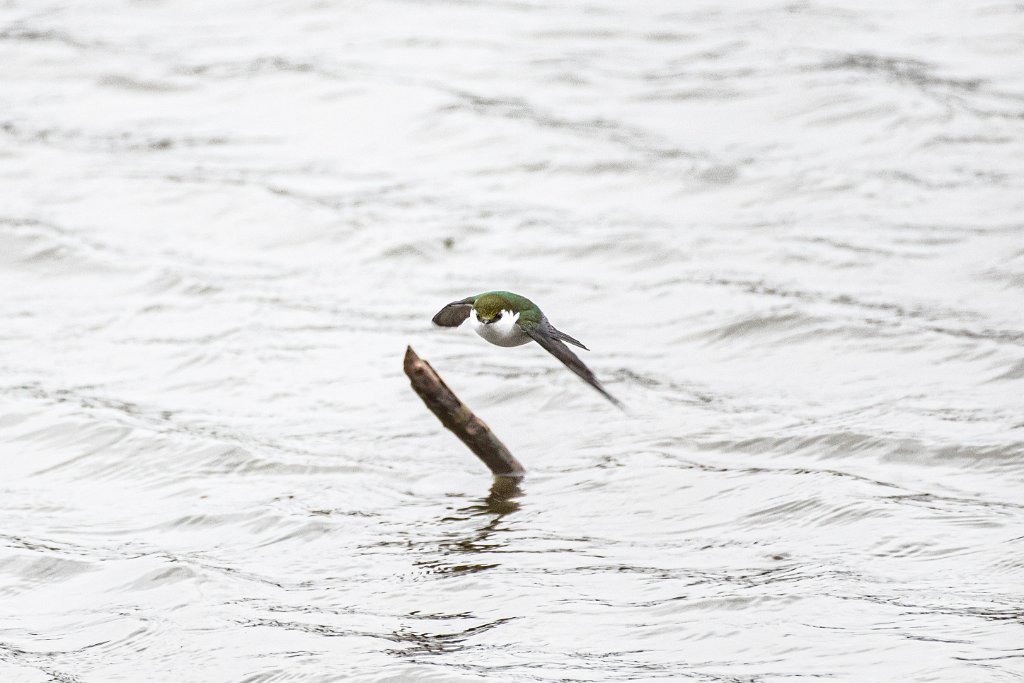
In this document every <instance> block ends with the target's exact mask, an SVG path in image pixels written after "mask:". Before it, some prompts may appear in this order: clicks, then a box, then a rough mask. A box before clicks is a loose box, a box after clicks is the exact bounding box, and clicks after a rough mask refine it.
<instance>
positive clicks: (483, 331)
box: [469, 310, 531, 346]
mask: <svg viewBox="0 0 1024 683" xmlns="http://www.w3.org/2000/svg"><path fill="white" fill-rule="evenodd" d="M518 319H519V314H518V313H513V312H512V311H502V312H501V319H500V320H496V321H494V322H493V323H490V324H489V325H488V324H486V323H482V322H480V319H479V318H477V317H476V311H475V310H474V311H473V314H472V315H470V316H469V320H470V322H471V323H472V324H473V329H474V330H476V333H477V334H479V335H480V336H481V337H483V338H484V339H486V340H487V341H489V342H491V343H492V344H494V345H496V346H521V345H523V344H526V343H527V342H529V341H530V340H531V337H530V335H528V334H526V333H525V332H523V331H522V330H521V329H520V328H519V325H516V320H518Z"/></svg>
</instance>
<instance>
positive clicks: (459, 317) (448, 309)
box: [433, 299, 473, 327]
mask: <svg viewBox="0 0 1024 683" xmlns="http://www.w3.org/2000/svg"><path fill="white" fill-rule="evenodd" d="M472 310H473V300H472V299H470V300H469V301H468V302H467V301H466V300H465V299H463V300H462V301H453V302H451V303H450V304H448V305H447V306H445V307H444V308H442V309H441V310H440V311H438V312H437V315H435V316H434V317H433V322H434V324H435V325H440V326H441V327H458V326H459V325H461V324H462V323H464V322H466V318H468V317H469V312H470V311H472Z"/></svg>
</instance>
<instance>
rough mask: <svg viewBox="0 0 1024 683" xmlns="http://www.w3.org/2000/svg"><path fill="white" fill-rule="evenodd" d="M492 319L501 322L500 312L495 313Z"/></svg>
mask: <svg viewBox="0 0 1024 683" xmlns="http://www.w3.org/2000/svg"><path fill="white" fill-rule="evenodd" d="M494 319H495V320H501V311H498V312H497V313H496V314H495V315H494Z"/></svg>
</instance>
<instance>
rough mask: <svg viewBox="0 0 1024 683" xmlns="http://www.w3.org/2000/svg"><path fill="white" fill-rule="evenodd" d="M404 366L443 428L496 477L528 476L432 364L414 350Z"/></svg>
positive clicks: (421, 396)
mask: <svg viewBox="0 0 1024 683" xmlns="http://www.w3.org/2000/svg"><path fill="white" fill-rule="evenodd" d="M404 366H405V374H406V375H408V376H409V381H410V382H412V388H413V390H414V391H415V392H416V393H417V394H419V397H420V398H421V399H423V402H424V403H426V404H427V407H428V408H430V411H431V412H432V413H434V415H436V416H437V419H438V420H440V421H441V424H443V425H444V426H445V427H447V428H448V429H449V430H451V431H452V432H454V433H455V436H457V437H459V438H460V439H462V443H464V444H466V445H467V446H468V447H469V450H471V451H473V453H475V454H476V457H478V458H480V459H481V460H483V461H484V464H485V465H487V467H488V468H490V470H491V472H493V473H494V474H495V476H500V477H521V476H523V474H525V473H526V470H525V469H523V466H522V465H520V464H519V461H518V460H516V459H515V457H514V456H513V455H512V454H511V453H509V452H508V449H507V448H505V444H503V443H502V442H501V441H499V440H498V437H496V436H495V435H494V432H492V431H491V430H490V428H489V427H488V426H487V425H486V424H484V422H483V420H481V419H480V418H479V417H477V416H476V415H474V414H473V411H472V410H470V409H469V408H468V407H466V404H465V403H463V402H462V401H460V400H459V397H458V396H456V395H455V392H453V391H452V390H451V389H449V388H448V385H447V384H445V383H444V380H442V379H441V377H440V375H438V374H437V372H436V371H435V370H434V368H432V367H430V363H428V362H427V361H425V360H423V359H421V358H420V357H419V356H417V355H416V352H415V351H413V350H412V347H411V346H408V347H406V349H405V362H404Z"/></svg>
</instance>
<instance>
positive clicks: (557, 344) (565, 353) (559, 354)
mask: <svg viewBox="0 0 1024 683" xmlns="http://www.w3.org/2000/svg"><path fill="white" fill-rule="evenodd" d="M519 327H520V328H521V329H522V330H523V332H525V333H526V334H528V335H530V337H532V338H533V340H534V341H535V342H537V343H538V344H540V345H541V346H542V347H544V350H545V351H547V352H548V353H550V354H551V355H552V356H554V357H555V358H557V359H558V360H560V361H562V363H563V364H564V365H565V367H567V368H569V369H570V370H572V371H573V372H575V373H576V374H577V375H579V376H580V377H581V378H582V379H583V381H584V382H586V383H587V384H589V385H590V386H592V387H594V388H595V389H597V391H598V392H599V393H600V394H601V395H602V396H604V397H605V398H606V399H608V400H609V401H611V402H612V403H613V404H615V407H617V408H619V409H620V410H624V408H623V407H622V403H620V402H619V400H618V399H617V398H615V397H614V396H612V395H611V394H609V393H608V392H607V391H605V388H604V387H603V386H601V383H600V382H598V381H597V377H595V376H594V373H593V372H591V371H590V368H588V367H587V366H586V365H584V364H583V361H581V360H580V359H579V357H578V356H577V355H576V354H575V353H573V352H572V351H570V350H569V347H568V346H566V345H565V344H563V343H562V342H561V341H559V340H558V339H557V338H556V337H555V335H554V334H553V331H555V328H554V327H552V326H551V323H548V322H547V321H546V320H545V321H544V322H541V323H540V324H527V325H520V326H519ZM558 334H559V335H561V333H558ZM562 336H565V337H567V336H568V335H562ZM570 339H571V337H570ZM573 341H576V340H575V339H573ZM580 346H583V345H582V344H580ZM584 348H585V347H584Z"/></svg>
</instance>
